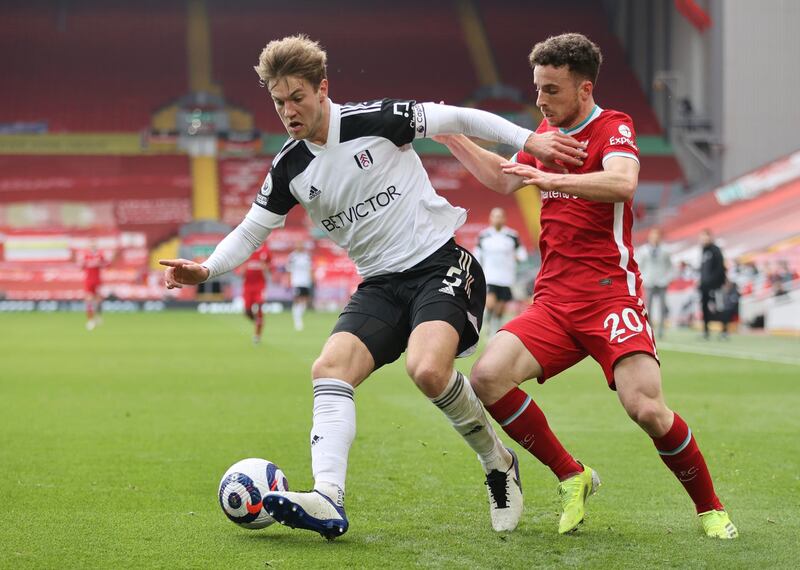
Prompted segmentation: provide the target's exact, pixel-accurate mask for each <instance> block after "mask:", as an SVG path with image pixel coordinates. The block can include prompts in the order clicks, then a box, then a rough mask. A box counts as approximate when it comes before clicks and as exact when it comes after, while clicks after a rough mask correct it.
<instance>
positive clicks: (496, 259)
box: [475, 208, 528, 338]
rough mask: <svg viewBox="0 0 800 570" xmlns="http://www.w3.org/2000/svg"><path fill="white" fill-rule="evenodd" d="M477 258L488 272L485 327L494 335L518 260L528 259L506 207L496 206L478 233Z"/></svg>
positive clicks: (485, 272)
mask: <svg viewBox="0 0 800 570" xmlns="http://www.w3.org/2000/svg"><path fill="white" fill-rule="evenodd" d="M475 258H476V259H477V260H478V262H479V263H480V264H481V266H482V267H483V273H484V275H486V327H487V331H488V337H489V338H491V337H493V336H494V335H495V333H496V332H497V331H498V329H499V328H500V325H502V324H503V315H504V314H505V310H506V303H508V302H509V301H511V299H512V294H511V286H512V285H514V281H515V280H516V277H517V263H518V262H523V261H525V260H527V259H528V252H526V251H525V247H524V246H523V245H522V244H521V243H520V241H519V234H518V233H517V232H516V231H515V230H512V229H511V228H509V227H506V212H505V210H503V208H493V209H492V211H491V212H490V213H489V227H488V228H486V229H485V230H483V231H482V232H481V233H480V234H478V245H477V246H476V248H475Z"/></svg>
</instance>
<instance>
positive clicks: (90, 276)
mask: <svg viewBox="0 0 800 570" xmlns="http://www.w3.org/2000/svg"><path fill="white" fill-rule="evenodd" d="M105 265H106V258H105V257H103V254H102V253H101V252H100V251H99V250H98V251H85V252H83V263H82V267H83V271H84V281H86V283H100V268H102V267H105Z"/></svg>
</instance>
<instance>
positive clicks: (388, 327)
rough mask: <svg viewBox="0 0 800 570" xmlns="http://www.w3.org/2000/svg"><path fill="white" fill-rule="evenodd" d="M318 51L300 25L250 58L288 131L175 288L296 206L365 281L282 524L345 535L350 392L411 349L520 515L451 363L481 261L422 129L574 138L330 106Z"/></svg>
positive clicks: (502, 496) (317, 381) (388, 107)
mask: <svg viewBox="0 0 800 570" xmlns="http://www.w3.org/2000/svg"><path fill="white" fill-rule="evenodd" d="M326 59H327V56H326V54H325V52H324V51H323V50H322V48H321V47H320V46H319V44H317V43H316V42H313V41H311V40H309V39H308V38H307V37H306V36H291V37H287V38H283V39H282V40H276V41H272V42H270V43H269V44H268V45H267V46H266V48H265V49H264V50H263V52H262V53H261V56H260V59H259V65H258V66H257V67H256V71H257V72H258V74H259V76H260V78H261V80H262V83H263V85H264V86H266V88H267V89H268V91H269V94H270V96H271V98H272V101H273V103H274V104H275V109H276V111H277V113H278V115H279V117H280V118H281V121H282V122H283V124H284V126H285V127H286V130H287V131H288V133H289V135H290V138H289V140H288V141H287V142H286V144H285V145H284V147H283V149H282V150H281V151H280V152H279V153H278V154H277V156H276V157H275V158H274V160H273V162H272V167H271V169H270V171H269V174H268V175H267V177H266V180H265V181H264V184H263V185H262V187H261V189H260V191H259V192H258V194H257V195H256V199H255V203H254V204H253V206H252V208H251V210H250V212H249V213H248V214H247V216H246V217H245V219H244V220H243V221H242V223H241V224H240V225H239V226H238V227H237V228H236V229H234V230H233V231H232V232H231V233H230V234H229V235H228V236H227V237H225V239H223V240H222V242H220V243H219V244H218V245H217V247H216V249H215V250H214V252H213V253H212V255H211V256H210V257H209V258H208V259H207V260H206V262H205V263H203V264H202V265H201V264H197V263H194V262H192V261H189V260H185V259H174V260H163V261H162V264H164V265H166V266H167V270H166V273H165V279H166V285H167V287H169V288H172V287H180V286H182V285H190V284H192V285H193V284H197V283H201V282H203V281H205V280H207V279H209V278H213V277H216V276H218V275H220V274H222V273H224V272H226V271H230V270H231V269H233V268H235V267H236V266H237V265H239V264H240V263H243V262H244V261H245V260H246V259H247V257H248V256H249V255H250V253H251V252H252V251H253V250H254V249H255V248H256V247H258V246H259V245H260V244H261V243H262V242H263V241H264V240H265V239H266V237H267V236H268V235H269V233H270V231H272V230H273V229H275V228H279V227H281V226H282V225H283V224H284V220H285V218H286V214H287V213H288V211H289V210H290V209H291V208H292V207H293V206H295V205H297V204H300V205H302V207H303V208H304V209H305V210H306V212H307V213H308V214H309V216H310V218H311V219H312V221H313V222H314V223H315V225H316V226H317V227H319V228H321V229H322V230H324V231H325V232H326V233H327V234H328V237H329V238H330V239H332V240H333V241H334V242H336V243H337V244H339V245H340V246H341V247H343V248H344V249H346V250H347V252H348V255H349V256H350V258H351V259H353V261H354V262H355V264H356V267H357V268H358V271H359V273H360V274H361V275H362V277H363V278H364V280H363V282H362V283H361V285H360V286H359V288H358V290H357V291H356V292H355V293H354V294H353V296H352V297H351V299H350V302H349V303H348V305H347V307H345V309H344V311H343V312H342V314H341V315H340V317H339V320H338V321H337V323H336V325H335V326H334V329H333V332H332V334H331V336H330V337H329V338H328V341H327V342H326V343H325V346H324V347H323V349H322V353H321V355H320V356H319V358H318V359H317V360H316V361H315V362H314V364H313V366H312V370H311V374H312V378H313V389H314V410H313V424H312V428H311V437H310V439H311V467H312V472H313V475H314V488H313V490H312V491H309V492H306V493H297V492H282V493H269V494H268V495H267V496H266V497H265V498H264V500H263V504H264V508H265V509H266V510H267V512H268V513H269V514H270V515H272V516H273V517H274V518H275V519H276V520H277V521H279V522H281V523H283V524H285V525H287V526H290V527H294V528H302V529H307V530H311V531H315V532H318V533H320V534H321V535H322V536H324V537H326V538H329V539H330V538H335V537H336V536H339V535H341V534H343V533H344V532H346V531H347V529H348V527H349V522H348V519H347V517H346V515H345V510H344V496H345V475H346V470H347V458H348V454H349V450H350V445H351V443H352V441H353V439H354V437H355V420H356V415H355V401H354V389H355V388H356V387H357V386H358V385H359V384H360V383H361V382H363V381H364V380H365V379H366V378H367V377H368V376H369V375H370V374H371V373H372V372H373V371H375V370H377V369H378V368H379V367H381V366H382V365H384V364H387V363H389V362H393V361H394V360H396V359H397V358H399V356H400V355H401V354H402V353H403V352H404V351H405V352H406V370H407V372H408V374H409V376H410V377H411V379H412V380H413V381H414V383H415V384H416V385H417V386H418V387H419V389H420V390H421V391H422V392H423V393H424V394H425V395H426V396H427V397H428V398H429V399H430V400H431V401H432V402H433V404H434V405H436V406H437V407H438V408H439V409H440V410H442V412H443V413H444V415H445V416H446V417H447V418H448V420H449V421H450V423H451V424H452V425H453V427H454V428H455V429H456V431H457V432H458V433H459V434H461V436H462V437H463V438H464V440H465V441H466V442H467V444H468V445H469V446H470V447H471V448H472V449H473V450H474V451H475V452H476V453H477V454H478V458H479V460H480V462H481V465H482V467H483V469H484V472H485V473H486V484H487V487H488V491H489V500H490V514H491V520H492V526H493V528H494V529H495V530H498V531H500V530H513V529H514V528H515V527H516V525H517V523H518V521H519V518H520V516H521V513H522V492H521V488H520V486H519V472H518V469H517V461H516V458H515V456H514V454H513V452H511V451H510V450H508V449H506V448H505V447H504V446H503V445H502V443H501V442H500V440H499V439H498V437H497V435H496V433H495V431H494V430H493V429H492V426H491V425H490V424H489V422H488V421H487V419H486V415H485V413H484V410H483V407H482V406H481V403H480V401H479V400H478V398H477V397H476V395H475V393H474V392H473V390H472V388H471V386H470V383H469V381H468V380H467V379H466V378H465V377H464V376H463V375H462V374H461V373H460V372H458V371H456V370H455V369H454V367H453V360H454V358H455V357H456V355H459V354H468V353H470V352H471V351H472V350H474V347H475V345H476V344H477V342H478V334H479V330H480V323H481V320H482V313H483V305H484V300H485V283H484V278H483V272H482V270H481V269H480V265H479V264H478V263H477V262H475V260H474V258H473V257H472V255H471V254H470V253H469V252H468V251H467V250H465V249H463V248H461V247H460V246H459V245H458V244H456V243H455V241H454V240H453V235H454V233H455V230H456V229H457V228H458V227H460V226H461V225H462V224H463V223H464V221H465V219H466V212H465V211H464V210H463V209H462V208H457V207H454V206H452V205H450V204H449V203H448V202H447V200H445V199H444V198H442V197H441V196H439V195H438V194H436V191H435V190H434V189H433V187H432V186H431V183H430V180H429V179H428V176H427V173H426V172H425V169H424V168H423V166H422V162H421V161H420V159H419V157H418V156H417V154H416V153H415V152H414V150H413V148H412V147H411V142H412V141H413V140H414V139H415V138H420V137H432V136H434V135H438V134H450V133H462V134H466V135H469V136H475V137H479V138H482V139H486V140H490V141H495V142H502V143H505V144H508V145H510V146H513V147H515V148H523V149H525V151H526V152H529V153H531V154H533V155H534V156H538V157H540V158H541V159H542V160H544V161H546V162H548V163H549V164H553V165H555V161H556V160H560V161H567V162H574V163H576V164H577V163H579V162H580V161H579V160H578V159H577V158H574V157H576V156H578V155H579V154H580V151H579V150H578V145H577V142H576V141H574V140H573V139H572V138H571V137H568V136H564V135H560V134H548V135H545V136H540V135H535V134H534V133H532V132H531V131H529V130H527V129H523V128H520V127H518V126H516V125H514V124H512V123H510V122H508V121H506V120H505V119H501V118H500V117H497V116H495V115H492V114H490V113H486V112H484V111H480V110H476V109H464V108H458V107H451V106H447V105H440V104H434V103H417V102H416V101H408V100H393V99H383V100H378V101H372V102H365V103H358V104H347V105H337V104H335V103H333V102H332V101H331V100H330V99H329V98H328V80H327V78H326Z"/></svg>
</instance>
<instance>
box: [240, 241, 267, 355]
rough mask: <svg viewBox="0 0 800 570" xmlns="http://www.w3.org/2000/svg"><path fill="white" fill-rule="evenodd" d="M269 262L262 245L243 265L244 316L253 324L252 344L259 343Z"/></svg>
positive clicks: (265, 246) (262, 324)
mask: <svg viewBox="0 0 800 570" xmlns="http://www.w3.org/2000/svg"><path fill="white" fill-rule="evenodd" d="M271 261H272V256H271V255H270V252H269V248H268V247H267V245H266V244H262V245H261V247H259V248H258V249H257V250H255V251H254V252H253V255H251V256H250V259H248V260H247V261H246V262H245V264H244V283H243V285H242V296H243V297H244V314H245V315H246V316H247V318H248V319H250V320H251V321H253V322H254V323H255V332H254V333H253V343H254V344H258V343H259V342H261V330H262V328H263V326H264V289H265V288H266V286H267V275H269V265H270V262H271Z"/></svg>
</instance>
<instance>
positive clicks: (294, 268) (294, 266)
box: [286, 251, 312, 287]
mask: <svg viewBox="0 0 800 570" xmlns="http://www.w3.org/2000/svg"><path fill="white" fill-rule="evenodd" d="M286 269H287V270H288V271H289V279H290V280H291V284H292V287H311V284H312V276H311V269H312V260H311V254H310V253H309V252H307V251H293V252H292V253H290V254H289V257H288V258H287V259H286Z"/></svg>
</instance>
